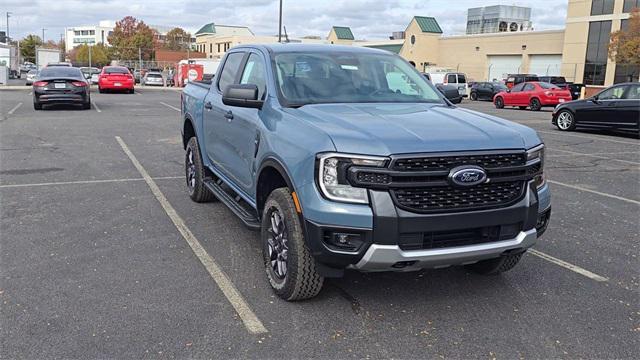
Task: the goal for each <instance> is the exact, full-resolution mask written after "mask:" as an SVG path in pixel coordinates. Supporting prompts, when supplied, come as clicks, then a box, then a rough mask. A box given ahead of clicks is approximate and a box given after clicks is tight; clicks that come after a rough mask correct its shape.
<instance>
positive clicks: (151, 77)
mask: <svg viewBox="0 0 640 360" xmlns="http://www.w3.org/2000/svg"><path fill="white" fill-rule="evenodd" d="M142 85H145V86H164V77H163V76H162V73H160V72H151V71H149V72H148V73H146V74H145V75H144V77H143V78H142Z"/></svg>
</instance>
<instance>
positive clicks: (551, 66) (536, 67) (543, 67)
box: [528, 54, 562, 76]
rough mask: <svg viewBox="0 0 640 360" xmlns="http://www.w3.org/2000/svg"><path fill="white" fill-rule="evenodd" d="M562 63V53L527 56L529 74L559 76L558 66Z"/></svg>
mask: <svg viewBox="0 0 640 360" xmlns="http://www.w3.org/2000/svg"><path fill="white" fill-rule="evenodd" d="M561 65H562V55H561V54H557V55H531V56H530V57H529V71H528V73H530V74H536V75H538V76H560V75H561V71H560V66H561Z"/></svg>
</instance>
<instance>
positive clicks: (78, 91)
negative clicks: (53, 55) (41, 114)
mask: <svg viewBox="0 0 640 360" xmlns="http://www.w3.org/2000/svg"><path fill="white" fill-rule="evenodd" d="M50 104H74V105H81V106H82V108H83V109H90V108H91V94H90V91H89V84H87V81H86V79H85V78H84V75H83V74H82V72H81V71H80V69H78V68H74V67H67V66H51V67H49V66H48V67H45V68H43V69H42V70H40V74H39V75H38V79H37V80H36V81H35V82H34V83H33V108H34V109H35V110H42V106H43V105H50Z"/></svg>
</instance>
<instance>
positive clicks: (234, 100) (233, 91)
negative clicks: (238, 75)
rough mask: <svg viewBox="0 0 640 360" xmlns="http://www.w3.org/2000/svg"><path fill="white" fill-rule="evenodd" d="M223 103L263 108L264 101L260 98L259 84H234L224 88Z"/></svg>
mask: <svg viewBox="0 0 640 360" xmlns="http://www.w3.org/2000/svg"><path fill="white" fill-rule="evenodd" d="M222 103H223V104H225V105H229V106H238V107H246V108H254V109H262V105H263V104H264V101H262V100H258V86H257V85H255V84H232V85H228V86H227V87H226V88H225V89H224V92H223V93H222Z"/></svg>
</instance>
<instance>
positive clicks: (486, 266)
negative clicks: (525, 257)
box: [465, 252, 524, 275]
mask: <svg viewBox="0 0 640 360" xmlns="http://www.w3.org/2000/svg"><path fill="white" fill-rule="evenodd" d="M522 254H524V252H521V253H519V254H513V255H503V256H501V257H499V258H495V259H489V260H482V261H478V262H477V263H475V264H470V265H465V267H466V268H467V269H469V270H471V271H473V272H475V273H478V274H481V275H498V274H500V273H503V272H505V271H509V270H511V269H513V268H514V267H515V266H516V265H517V264H518V262H519V261H520V258H521V257H522Z"/></svg>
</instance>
